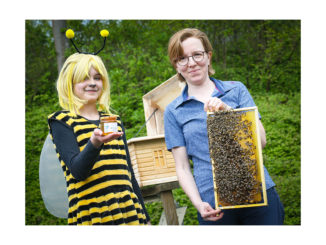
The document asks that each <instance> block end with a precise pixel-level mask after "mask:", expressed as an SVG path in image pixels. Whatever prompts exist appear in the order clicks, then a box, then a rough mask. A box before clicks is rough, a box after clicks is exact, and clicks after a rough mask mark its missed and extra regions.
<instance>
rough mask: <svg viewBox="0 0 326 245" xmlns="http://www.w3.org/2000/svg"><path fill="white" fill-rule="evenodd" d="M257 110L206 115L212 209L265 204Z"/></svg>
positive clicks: (250, 109) (246, 109)
mask: <svg viewBox="0 0 326 245" xmlns="http://www.w3.org/2000/svg"><path fill="white" fill-rule="evenodd" d="M258 120H259V119H258V110H257V107H250V108H249V107H248V108H241V109H234V110H230V111H219V112H209V113H208V114H207V132H208V139H209V148H210V156H211V162H212V171H213V182H214V194H215V205H216V208H217V207H218V208H220V209H231V208H244V207H256V206H266V205H267V195H266V184H265V176H264V167H263V158H262V147H261V140H260V133H259V124H258V123H259V121H258Z"/></svg>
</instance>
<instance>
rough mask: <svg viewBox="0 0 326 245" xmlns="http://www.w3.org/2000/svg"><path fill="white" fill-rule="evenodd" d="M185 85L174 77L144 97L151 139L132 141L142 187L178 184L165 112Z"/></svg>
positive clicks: (133, 156)
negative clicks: (165, 121)
mask: <svg viewBox="0 0 326 245" xmlns="http://www.w3.org/2000/svg"><path fill="white" fill-rule="evenodd" d="M184 86H185V84H184V83H182V82H180V81H179V80H178V78H177V76H176V75H175V76H173V77H171V78H170V79H168V80H167V81H165V82H163V83H162V84H160V85H159V86H157V87H156V88H154V89H153V90H151V91H150V92H148V93H147V94H145V95H144V96H143V105H144V113H145V120H146V121H147V120H148V121H147V122H146V131H147V136H144V137H138V138H132V139H129V140H128V142H127V143H128V148H129V153H130V158H131V162H132V166H133V170H134V172H135V177H136V179H137V181H138V184H139V186H141V187H142V186H148V185H154V184H162V183H167V182H172V181H177V180H178V178H177V174H176V170H175V162H174V159H173V156H172V153H171V152H169V151H168V150H167V149H166V144H165V138H164V122H163V117H164V110H165V107H166V106H167V105H168V104H169V103H170V102H172V101H173V100H174V99H175V98H177V97H178V96H179V95H180V94H181V92H182V89H183V88H184Z"/></svg>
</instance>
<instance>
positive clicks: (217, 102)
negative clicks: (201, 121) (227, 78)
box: [204, 97, 232, 111]
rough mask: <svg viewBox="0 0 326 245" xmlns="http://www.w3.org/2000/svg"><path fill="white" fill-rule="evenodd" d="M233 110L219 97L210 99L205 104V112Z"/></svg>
mask: <svg viewBox="0 0 326 245" xmlns="http://www.w3.org/2000/svg"><path fill="white" fill-rule="evenodd" d="M231 109H232V108H231V107H230V106H228V105H227V104H225V103H224V102H223V101H222V100H221V99H219V98H217V97H210V98H209V99H208V100H207V101H206V102H205V104H204V111H220V110H231Z"/></svg>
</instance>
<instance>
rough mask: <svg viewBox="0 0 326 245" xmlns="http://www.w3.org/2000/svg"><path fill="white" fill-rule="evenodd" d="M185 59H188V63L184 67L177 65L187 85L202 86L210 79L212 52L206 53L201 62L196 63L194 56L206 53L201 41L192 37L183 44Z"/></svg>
mask: <svg viewBox="0 0 326 245" xmlns="http://www.w3.org/2000/svg"><path fill="white" fill-rule="evenodd" d="M181 47H182V49H183V57H185V58H186V57H188V63H187V64H186V65H184V66H182V65H180V64H178V63H177V71H178V72H179V73H180V74H181V75H182V76H183V77H184V79H185V80H186V82H187V83H190V84H193V85H200V84H201V83H202V82H204V81H205V80H206V79H207V78H208V66H209V61H210V58H211V52H208V53H207V52H205V53H204V57H203V59H202V60H201V61H197V62H196V61H194V59H193V57H189V56H193V55H196V54H202V52H204V51H205V49H204V46H203V44H202V42H201V41H200V39H198V38H195V37H190V38H187V39H186V40H184V41H183V42H182V43H181Z"/></svg>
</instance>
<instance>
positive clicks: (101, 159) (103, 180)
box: [48, 53, 149, 225]
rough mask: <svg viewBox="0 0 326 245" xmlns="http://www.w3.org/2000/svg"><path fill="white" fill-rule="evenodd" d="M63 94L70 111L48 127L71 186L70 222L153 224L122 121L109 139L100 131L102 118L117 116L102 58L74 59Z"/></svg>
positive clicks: (66, 68) (63, 75)
mask: <svg viewBox="0 0 326 245" xmlns="http://www.w3.org/2000/svg"><path fill="white" fill-rule="evenodd" d="M57 90H58V95H59V102H60V105H61V107H62V108H63V109H64V110H63V111H58V112H55V113H53V114H52V115H50V116H49V117H48V123H49V127H50V134H51V136H52V139H53V143H54V144H55V148H56V151H57V155H58V158H59V160H60V162H61V166H62V169H63V171H64V175H65V178H66V182H67V192H68V199H69V211H68V224H70V225H105V224H110V225H123V224H127V225H142V224H146V223H148V222H149V216H148V214H147V212H146V209H145V205H144V202H143V200H142V196H141V193H140V189H139V186H138V184H137V181H136V179H135V176H134V173H133V169H132V166H131V162H130V158H129V152H128V148H127V143H126V138H125V136H124V128H123V125H122V122H121V120H120V118H119V117H117V122H118V132H114V133H110V134H108V135H103V132H102V131H101V130H100V129H99V128H98V126H99V123H100V117H101V116H109V115H112V114H111V113H110V110H109V109H110V108H109V101H110V85H109V78H108V74H107V71H106V69H105V66H104V64H103V62H102V60H101V58H100V57H99V56H96V55H93V54H81V53H76V54H73V55H71V56H70V57H68V59H67V60H66V62H65V63H64V65H63V67H62V69H61V72H60V75H59V78H58V81H57ZM97 105H98V106H99V108H100V110H98V109H97Z"/></svg>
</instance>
